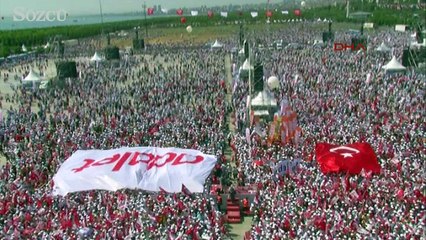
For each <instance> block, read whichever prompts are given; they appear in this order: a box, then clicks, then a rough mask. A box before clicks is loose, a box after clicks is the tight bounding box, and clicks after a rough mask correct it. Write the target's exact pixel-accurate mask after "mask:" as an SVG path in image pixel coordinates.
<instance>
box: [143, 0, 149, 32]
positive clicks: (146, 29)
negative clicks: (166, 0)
mask: <svg viewBox="0 0 426 240" xmlns="http://www.w3.org/2000/svg"><path fill="white" fill-rule="evenodd" d="M143 9H144V12H145V38H148V23H147V22H146V2H144V4H143Z"/></svg>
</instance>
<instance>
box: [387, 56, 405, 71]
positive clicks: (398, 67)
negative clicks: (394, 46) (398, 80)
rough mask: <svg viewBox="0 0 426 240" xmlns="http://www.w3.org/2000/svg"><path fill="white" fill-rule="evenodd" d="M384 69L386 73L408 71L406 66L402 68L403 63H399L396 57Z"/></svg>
mask: <svg viewBox="0 0 426 240" xmlns="http://www.w3.org/2000/svg"><path fill="white" fill-rule="evenodd" d="M382 68H383V69H385V70H386V71H402V70H405V69H406V68H405V67H404V66H402V64H401V63H399V62H398V60H396V57H395V56H393V57H392V60H390V61H389V62H388V64H386V65H385V66H383V67H382Z"/></svg>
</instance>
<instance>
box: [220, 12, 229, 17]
mask: <svg viewBox="0 0 426 240" xmlns="http://www.w3.org/2000/svg"><path fill="white" fill-rule="evenodd" d="M220 16H222V17H228V12H220Z"/></svg>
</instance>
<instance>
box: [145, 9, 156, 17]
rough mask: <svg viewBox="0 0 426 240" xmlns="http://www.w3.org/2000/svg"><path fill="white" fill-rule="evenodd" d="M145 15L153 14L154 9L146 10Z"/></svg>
mask: <svg viewBox="0 0 426 240" xmlns="http://www.w3.org/2000/svg"><path fill="white" fill-rule="evenodd" d="M146 13H147V14H148V15H153V14H154V8H148V9H147V10H146Z"/></svg>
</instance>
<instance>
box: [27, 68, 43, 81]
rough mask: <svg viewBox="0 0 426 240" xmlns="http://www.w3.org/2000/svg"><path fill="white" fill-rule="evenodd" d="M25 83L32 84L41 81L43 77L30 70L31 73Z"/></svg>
mask: <svg viewBox="0 0 426 240" xmlns="http://www.w3.org/2000/svg"><path fill="white" fill-rule="evenodd" d="M23 81H26V82H32V81H41V77H40V75H39V74H37V73H36V72H34V71H33V70H32V69H30V73H28V75H27V76H26V77H25V78H24V80H23Z"/></svg>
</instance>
